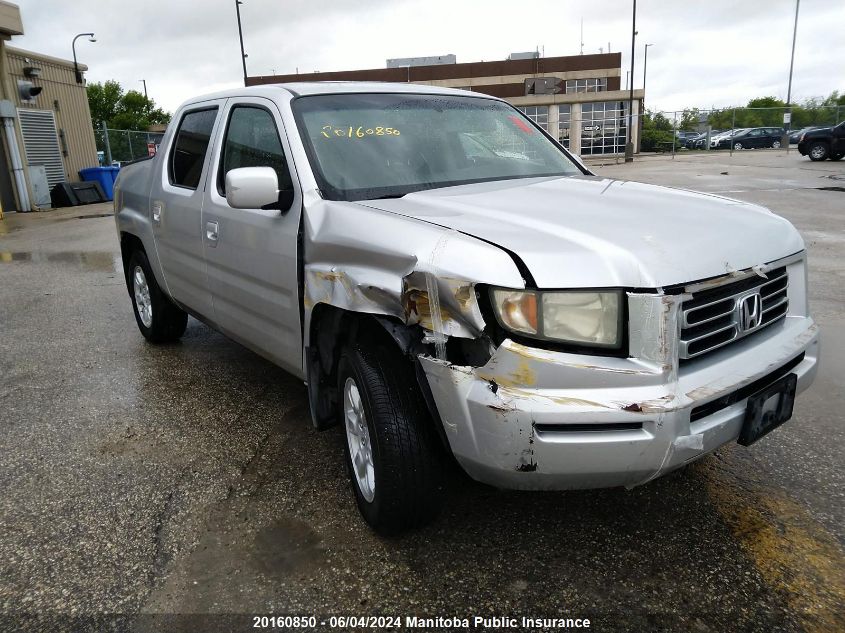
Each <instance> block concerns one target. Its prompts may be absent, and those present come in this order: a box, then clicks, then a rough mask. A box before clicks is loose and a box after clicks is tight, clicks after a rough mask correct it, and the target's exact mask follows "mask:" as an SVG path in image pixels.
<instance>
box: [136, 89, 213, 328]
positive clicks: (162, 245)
mask: <svg viewBox="0 0 845 633" xmlns="http://www.w3.org/2000/svg"><path fill="white" fill-rule="evenodd" d="M224 104H225V100H215V101H207V102H203V103H202V104H195V105H191V106H188V107H187V108H186V109H185V110H184V111H183V112H182V113H181V114H180V117H179V120H178V121H177V126H178V127H177V129H176V132H175V134H174V136H173V141H172V142H171V143H170V148H169V149H168V153H167V156H166V157H165V161H164V165H163V167H162V173H161V180H160V183H159V185H158V187H154V189H153V192H152V201H151V204H152V209H151V215H152V224H153V233H154V235H155V238H156V249H157V252H158V257H159V261H160V262H161V267H162V271H163V273H164V281H165V283H166V284H167V289H168V291H169V292H170V295H171V296H172V297H173V298H174V299H176V301H177V302H179V303H180V304H182V305H183V306H185V307H186V308H188V309H189V310H191V311H192V312H194V313H196V314H197V315H199V316H202V317H203V318H205V319H207V320H212V319H213V310H212V304H211V293H210V292H209V289H208V278H207V276H206V270H205V258H204V256H203V242H202V240H203V233H202V203H203V195H204V188H205V186H206V180H207V176H208V171H209V154H210V152H209V147H210V145H211V139H212V138H214V134H215V133H216V129H217V121H218V119H219V118H220V111H221V110H222V108H223V105H224Z"/></svg>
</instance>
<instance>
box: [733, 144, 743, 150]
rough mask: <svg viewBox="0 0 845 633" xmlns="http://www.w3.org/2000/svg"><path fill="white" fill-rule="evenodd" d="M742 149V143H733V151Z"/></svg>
mask: <svg viewBox="0 0 845 633" xmlns="http://www.w3.org/2000/svg"><path fill="white" fill-rule="evenodd" d="M741 149H742V143H734V151H737V152H738V151H739V150H741Z"/></svg>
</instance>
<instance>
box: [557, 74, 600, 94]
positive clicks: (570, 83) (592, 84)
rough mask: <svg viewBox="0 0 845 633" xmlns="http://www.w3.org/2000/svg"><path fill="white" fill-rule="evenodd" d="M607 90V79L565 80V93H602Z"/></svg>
mask: <svg viewBox="0 0 845 633" xmlns="http://www.w3.org/2000/svg"><path fill="white" fill-rule="evenodd" d="M606 90H607V77H597V78H594V79H567V80H566V93H567V94H569V93H572V92H604V91H606Z"/></svg>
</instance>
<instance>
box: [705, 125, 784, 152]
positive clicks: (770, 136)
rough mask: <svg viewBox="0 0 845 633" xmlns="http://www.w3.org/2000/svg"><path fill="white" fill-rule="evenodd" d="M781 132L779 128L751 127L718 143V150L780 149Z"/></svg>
mask: <svg viewBox="0 0 845 633" xmlns="http://www.w3.org/2000/svg"><path fill="white" fill-rule="evenodd" d="M782 137H783V130H782V129H781V128H779V127H752V128H748V129H747V130H743V131H742V132H740V133H739V134H735V135H734V136H732V137H731V136H726V137H724V138H723V139H721V140H720V141H719V144H718V145H717V146H716V147H717V148H718V149H727V148H729V147H731V146H733V148H734V149H752V148H755V147H780V143H781V138H782Z"/></svg>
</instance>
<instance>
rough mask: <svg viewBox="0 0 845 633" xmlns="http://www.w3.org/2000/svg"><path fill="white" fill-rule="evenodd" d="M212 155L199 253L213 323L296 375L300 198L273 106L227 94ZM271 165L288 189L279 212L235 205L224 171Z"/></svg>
mask: <svg viewBox="0 0 845 633" xmlns="http://www.w3.org/2000/svg"><path fill="white" fill-rule="evenodd" d="M221 126H222V133H221V134H220V135H219V137H220V138H219V139H218V141H217V142H216V147H215V149H214V155H213V158H212V164H213V172H212V173H213V176H212V177H211V178H210V179H209V186H208V188H207V191H206V197H205V203H204V206H203V214H202V215H203V218H202V220H203V226H204V227H205V231H204V238H203V239H204V252H205V259H206V264H207V266H208V277H209V286H210V289H211V295H212V299H213V302H214V315H215V321H216V323H217V326H218V327H219V328H220V329H221V330H222V331H223V332H225V333H226V334H227V335H228V336H230V337H231V338H233V339H235V340H237V341H239V342H240V343H242V344H244V345H246V346H247V347H250V348H251V349H253V350H255V351H257V352H259V353H261V354H262V355H264V356H265V357H267V358H270V359H271V360H273V361H274V362H276V363H277V364H279V365H281V366H282V367H284V368H285V369H287V370H289V371H291V372H292V373H294V374H296V375H302V335H301V329H300V313H299V286H298V268H297V241H298V233H299V218H300V211H301V208H302V197H301V191H300V187H299V184H298V181H297V178H296V173H295V169H294V166H293V164H292V161H291V159H290V156H291V152H290V146H289V144H288V141H287V136H286V135H285V128H284V125H283V123H282V120H281V116H280V113H279V110H278V108H277V106H276V104H275V103H274V102H272V101H270V100H269V99H264V98H260V97H254V98H236V99H230V100H229V102H228V104H227V107H226V109H225V111H224V112H223V117H222V123H221ZM239 167H272V168H273V169H275V170H276V174H277V176H278V179H279V188H280V189H283V190H288V191H290V190H293V191H294V193H293V203H292V204H290V205H289V206H288V207H287V208H285V209H234V208H232V207H230V206H229V203H228V202H227V201H226V188H225V187H226V180H225V176H226V172H227V171H229V170H231V169H237V168H239Z"/></svg>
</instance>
